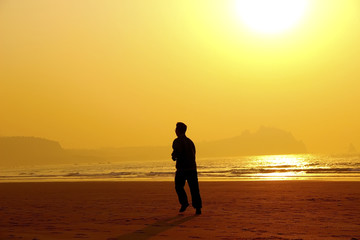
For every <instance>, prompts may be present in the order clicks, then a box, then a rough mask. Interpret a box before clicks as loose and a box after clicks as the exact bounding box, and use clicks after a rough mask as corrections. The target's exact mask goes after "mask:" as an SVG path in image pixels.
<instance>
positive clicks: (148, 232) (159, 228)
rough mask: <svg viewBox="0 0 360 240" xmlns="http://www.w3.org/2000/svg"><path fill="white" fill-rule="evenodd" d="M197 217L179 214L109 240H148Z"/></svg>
mask: <svg viewBox="0 0 360 240" xmlns="http://www.w3.org/2000/svg"><path fill="white" fill-rule="evenodd" d="M195 217H196V215H194V216H188V217H184V216H182V215H177V216H175V217H171V218H167V219H163V220H160V221H157V222H156V223H153V224H151V225H149V226H146V227H144V228H143V229H139V230H136V231H135V232H132V233H127V234H124V235H121V236H119V237H115V238H109V239H108V240H125V239H126V240H133V239H134V240H135V239H136V240H146V239H149V238H151V237H153V236H156V235H157V234H159V233H161V232H164V231H166V230H168V229H170V228H173V227H176V226H178V225H180V224H181V223H184V222H187V221H189V220H191V219H193V218H195Z"/></svg>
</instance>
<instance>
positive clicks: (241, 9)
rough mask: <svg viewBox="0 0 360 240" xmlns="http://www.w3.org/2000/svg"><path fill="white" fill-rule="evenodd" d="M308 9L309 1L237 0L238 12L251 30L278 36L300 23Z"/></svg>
mask: <svg viewBox="0 0 360 240" xmlns="http://www.w3.org/2000/svg"><path fill="white" fill-rule="evenodd" d="M307 8H308V0H237V1H236V12H237V14H238V16H239V17H240V19H241V20H242V22H243V23H244V24H245V25H246V26H247V27H249V28H250V29H251V30H253V31H255V32H258V33H263V34H277V33H282V32H284V31H286V30H288V29H291V28H293V27H295V26H296V24H298V23H299V21H300V20H301V19H302V18H303V16H304V15H305V12H306V10H307Z"/></svg>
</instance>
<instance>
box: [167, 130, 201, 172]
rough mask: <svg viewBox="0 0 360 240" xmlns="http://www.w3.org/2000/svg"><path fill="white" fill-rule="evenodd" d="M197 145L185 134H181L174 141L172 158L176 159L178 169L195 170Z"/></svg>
mask: <svg viewBox="0 0 360 240" xmlns="http://www.w3.org/2000/svg"><path fill="white" fill-rule="evenodd" d="M195 153H196V150H195V145H194V143H193V141H191V139H190V138H188V137H186V136H185V135H182V136H179V137H178V138H176V139H175V140H174V142H173V152H172V154H171V155H172V159H173V160H176V169H177V170H195V169H196V162H195Z"/></svg>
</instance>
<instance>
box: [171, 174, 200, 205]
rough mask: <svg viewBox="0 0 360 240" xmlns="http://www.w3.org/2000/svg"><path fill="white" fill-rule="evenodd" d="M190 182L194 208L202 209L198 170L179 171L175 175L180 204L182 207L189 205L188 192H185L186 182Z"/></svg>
mask: <svg viewBox="0 0 360 240" xmlns="http://www.w3.org/2000/svg"><path fill="white" fill-rule="evenodd" d="M186 180H187V182H188V185H189V188H190V192H191V200H192V206H193V207H194V208H201V207H202V203H201V197H200V191H199V182H198V177H197V171H196V170H177V171H176V174H175V190H176V193H177V195H178V198H179V202H180V204H181V205H188V204H189V202H188V198H187V195H186V192H185V190H184V187H185V182H186Z"/></svg>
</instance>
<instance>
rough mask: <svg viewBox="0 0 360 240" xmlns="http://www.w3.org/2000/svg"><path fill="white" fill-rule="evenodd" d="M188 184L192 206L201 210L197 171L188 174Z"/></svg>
mask: <svg viewBox="0 0 360 240" xmlns="http://www.w3.org/2000/svg"><path fill="white" fill-rule="evenodd" d="M187 180H188V184H189V187H190V192H191V199H192V205H193V207H194V208H196V209H201V208H202V202H201V197H200V190H199V182H198V177H197V171H196V170H194V171H190V172H189V173H188V177H187Z"/></svg>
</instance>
